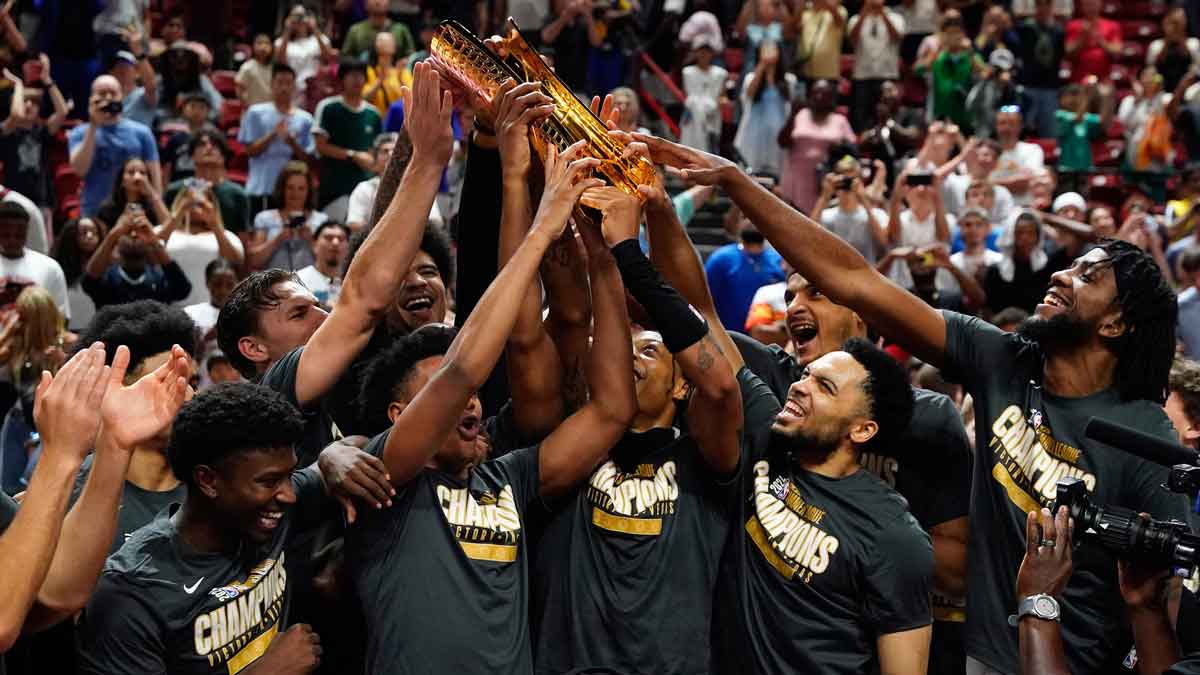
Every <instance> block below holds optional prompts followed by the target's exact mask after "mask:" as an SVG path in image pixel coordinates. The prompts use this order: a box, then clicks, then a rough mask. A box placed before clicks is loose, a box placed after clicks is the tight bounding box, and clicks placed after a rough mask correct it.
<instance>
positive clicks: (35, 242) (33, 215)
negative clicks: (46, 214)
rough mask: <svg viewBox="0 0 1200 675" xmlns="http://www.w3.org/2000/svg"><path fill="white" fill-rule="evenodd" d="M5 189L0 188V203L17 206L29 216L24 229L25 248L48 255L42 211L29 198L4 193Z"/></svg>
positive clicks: (12, 192) (48, 246)
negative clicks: (27, 223) (0, 196)
mask: <svg viewBox="0 0 1200 675" xmlns="http://www.w3.org/2000/svg"><path fill="white" fill-rule="evenodd" d="M6 189H7V188H5V187H3V186H0V193H3V194H4V197H3V198H0V201H4V202H12V203H14V204H19V205H20V206H21V208H23V209H25V212H26V213H28V214H29V226H28V227H27V228H25V248H27V249H30V250H31V251H37V252H38V253H49V252H50V238H49V237H48V236H47V235H46V220H45V219H44V218H42V210H41V209H39V208H38V206H37V204H34V203H33V200H32V199H30V198H29V197H26V196H25V195H23V194H21V193H20V192H15V191H13V190H8V192H4V190H6Z"/></svg>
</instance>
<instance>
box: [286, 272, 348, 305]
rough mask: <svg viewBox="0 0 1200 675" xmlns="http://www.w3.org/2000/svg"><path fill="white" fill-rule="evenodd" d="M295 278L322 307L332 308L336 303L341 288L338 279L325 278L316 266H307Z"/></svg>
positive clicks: (340, 282)
mask: <svg viewBox="0 0 1200 675" xmlns="http://www.w3.org/2000/svg"><path fill="white" fill-rule="evenodd" d="M296 276H298V277H300V283H302V284H304V287H305V288H307V289H308V290H310V291H312V294H313V295H315V296H317V301H318V302H320V303H321V304H322V305H325V306H326V307H333V306H334V304H336V303H337V296H338V291H340V290H341V288H342V280H341V278H340V277H327V276H325V275H324V274H322V273H321V270H319V269H317V266H316V265H309V266H308V267H305V268H304V269H302V270H299V271H297V272H296Z"/></svg>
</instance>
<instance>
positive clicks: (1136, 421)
mask: <svg viewBox="0 0 1200 675" xmlns="http://www.w3.org/2000/svg"><path fill="white" fill-rule="evenodd" d="M943 316H944V317H945V320H946V359H945V360H946V363H945V367H944V368H943V373H944V374H945V375H946V377H948V378H955V379H957V380H958V381H960V382H962V384H963V386H964V387H965V389H966V390H967V391H968V392H969V393H970V394H971V395H972V397H973V398H974V401H975V419H976V424H975V433H976V437H975V448H976V450H977V452H978V461H976V462H975V468H974V474H975V475H974V487H975V489H974V492H973V493H972V504H971V531H972V532H974V533H983V532H986V533H987V536H972V537H971V539H970V542H969V543H968V556H969V558H970V560H971V564H970V566H969V567H968V575H969V576H968V579H967V634H966V648H967V654H968V655H970V656H972V657H974V658H976V659H978V660H980V661H982V662H983V663H985V664H987V665H988V666H990V667H991V668H994V669H996V670H999V671H1000V672H1006V673H1015V672H1017V660H1018V659H1017V653H1018V651H1017V632H1016V631H1015V630H1013V629H1012V628H1011V627H1009V625H1008V623H1007V617H1008V615H1010V614H1013V613H1014V612H1015V611H1016V594H1015V592H1014V589H1015V588H1016V577H1017V569H1018V568H1019V567H1020V565H1021V559H1022V558H1023V557H1024V555H1025V517H1026V514H1027V513H1028V512H1029V511H1031V510H1034V509H1040V508H1041V507H1044V506H1049V505H1050V504H1051V503H1052V502H1053V501H1054V497H1055V489H1056V488H1055V486H1056V483H1057V481H1058V479H1059V478H1063V477H1071V476H1073V477H1078V478H1080V479H1082V480H1083V481H1084V483H1085V484H1086V485H1087V486H1088V489H1089V491H1090V493H1091V494H1090V497H1091V499H1092V500H1093V501H1094V502H1096V503H1097V504H1103V505H1106V506H1107V505H1114V506H1123V507H1126V508H1130V509H1133V510H1135V511H1146V512H1148V513H1150V514H1151V515H1153V516H1154V517H1155V518H1178V519H1180V520H1187V515H1186V514H1187V513H1188V501H1187V499H1186V498H1185V497H1183V496H1180V495H1174V494H1171V493H1169V492H1167V491H1166V490H1163V489H1161V488H1160V487H1159V485H1160V484H1161V483H1164V482H1165V481H1166V479H1167V469H1166V468H1164V467H1161V466H1158V465H1156V464H1153V463H1151V462H1147V461H1145V460H1143V459H1140V458H1138V457H1135V456H1133V455H1130V454H1127V453H1125V452H1122V451H1120V450H1116V449H1114V448H1111V447H1109V446H1107V445H1104V444H1101V443H1097V442H1095V441H1091V440H1088V439H1086V438H1085V437H1084V435H1083V429H1084V426H1085V425H1086V424H1087V421H1088V419H1089V418H1091V417H1100V418H1103V419H1107V420H1109V421H1112V422H1116V423H1117V424H1124V425H1127V426H1130V427H1133V428H1135V429H1138V430H1140V431H1143V432H1145V433H1150V434H1153V435H1156V436H1159V437H1161V438H1163V439H1168V440H1171V441H1172V442H1174V440H1175V439H1176V436H1175V432H1174V429H1173V428H1172V427H1171V423H1170V421H1169V420H1168V419H1167V416H1166V414H1165V413H1163V411H1162V408H1161V407H1159V406H1158V405H1155V404H1154V403H1152V402H1150V401H1144V400H1139V401H1122V400H1121V399H1120V396H1119V395H1118V394H1117V392H1116V390H1114V389H1106V390H1104V391H1102V392H1100V393H1097V394H1093V395H1091V396H1085V397H1082V398H1062V397H1058V396H1054V395H1052V394H1050V393H1048V392H1045V391H1043V390H1042V389H1041V388H1040V387H1039V386H1037V385H1036V384H1035V382H1039V381H1040V380H1041V375H1042V367H1043V357H1042V355H1041V353H1040V351H1039V350H1038V348H1037V346H1036V345H1034V344H1033V343H1031V342H1029V341H1028V340H1025V339H1023V338H1021V337H1019V336H1017V335H1015V334H1012V333H1004V332H1002V331H1001V330H1000V329H998V328H996V327H994V326H992V325H990V324H988V323H986V322H984V321H982V320H980V319H978V318H976V317H967V316H964V315H961V314H954V313H951V312H945V313H944V314H943ZM1074 565H1075V571H1074V573H1073V574H1072V575H1071V579H1070V581H1069V582H1068V583H1067V588H1066V591H1065V592H1064V593H1063V595H1062V598H1061V600H1060V602H1061V605H1062V627H1063V643H1064V645H1065V647H1066V653H1067V658H1068V661H1069V662H1070V665H1071V672H1075V673H1091V672H1096V671H1097V669H1098V667H1099V666H1100V664H1103V663H1109V662H1112V660H1113V657H1114V652H1115V651H1116V650H1119V649H1121V645H1122V641H1121V640H1120V639H1118V633H1119V632H1120V628H1121V627H1120V624H1121V622H1122V617H1123V616H1124V605H1123V603H1122V600H1121V597H1120V594H1119V592H1118V588H1117V572H1116V561H1115V559H1114V558H1113V557H1112V556H1111V555H1108V554H1107V553H1105V552H1103V551H1101V550H1100V549H1099V548H1098V547H1096V546H1094V545H1090V544H1087V543H1086V542H1085V543H1083V544H1082V545H1081V546H1080V548H1079V549H1077V551H1076V553H1075V557H1074ZM1118 658H1119V657H1118Z"/></svg>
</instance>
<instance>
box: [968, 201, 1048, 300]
mask: <svg viewBox="0 0 1200 675" xmlns="http://www.w3.org/2000/svg"><path fill="white" fill-rule="evenodd" d="M997 244H998V245H999V247H1000V252H1001V254H1002V255H1003V256H1004V259H1003V260H1001V261H1000V262H998V263H996V264H995V265H993V266H991V267H989V268H988V270H987V274H986V275H985V276H984V280H983V290H984V292H985V293H986V294H987V307H988V309H989V310H991V311H992V312H998V311H1000V310H1002V309H1005V308H1007V307H1017V308H1020V309H1021V310H1023V311H1025V312H1033V309H1034V308H1035V307H1037V304H1038V303H1039V302H1041V301H1042V298H1043V297H1044V296H1045V295H1046V289H1047V288H1048V287H1049V286H1050V274H1051V270H1050V268H1049V266H1048V265H1047V256H1046V251H1045V250H1043V248H1042V224H1041V222H1040V221H1039V220H1038V218H1037V216H1035V215H1033V214H1032V213H1029V212H1028V211H1026V212H1023V213H1021V215H1019V216H1017V219H1016V221H1015V222H1014V223H1013V224H1012V225H1011V226H1009V227H1007V228H1006V229H1005V230H1004V232H1003V233H1002V234H1001V235H1000V239H999V240H998V241H997Z"/></svg>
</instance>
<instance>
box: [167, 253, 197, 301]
mask: <svg viewBox="0 0 1200 675" xmlns="http://www.w3.org/2000/svg"><path fill="white" fill-rule="evenodd" d="M162 270H163V293H162V301H163V302H178V301H180V300H183V299H184V298H186V297H187V296H188V295H189V294H190V293H191V292H192V282H190V281H188V278H187V275H186V274H184V273H183V268H182V267H180V266H179V263H177V262H175V261H174V260H172V261H170V262H168V263H167V264H166V265H163V268H162Z"/></svg>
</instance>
